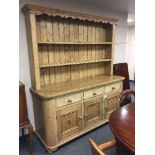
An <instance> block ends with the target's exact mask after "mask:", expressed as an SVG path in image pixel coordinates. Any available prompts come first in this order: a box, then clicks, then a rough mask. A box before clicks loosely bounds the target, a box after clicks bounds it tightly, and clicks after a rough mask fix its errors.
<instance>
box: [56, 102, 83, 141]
mask: <svg viewBox="0 0 155 155" xmlns="http://www.w3.org/2000/svg"><path fill="white" fill-rule="evenodd" d="M81 117H82V116H81V102H79V103H77V104H74V105H70V106H67V107H65V108H62V109H59V110H58V111H57V126H58V139H59V140H60V139H63V138H66V137H68V136H70V135H72V134H74V133H76V132H78V131H80V130H81Z"/></svg>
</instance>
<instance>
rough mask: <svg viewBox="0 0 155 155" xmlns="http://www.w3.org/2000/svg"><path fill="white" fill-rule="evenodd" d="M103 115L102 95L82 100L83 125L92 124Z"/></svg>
mask: <svg viewBox="0 0 155 155" xmlns="http://www.w3.org/2000/svg"><path fill="white" fill-rule="evenodd" d="M102 117H103V97H96V98H93V99H90V100H87V101H84V122H85V126H88V125H91V124H94V123H96V122H98V121H99V120H101V119H102Z"/></svg>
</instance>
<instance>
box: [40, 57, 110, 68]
mask: <svg viewBox="0 0 155 155" xmlns="http://www.w3.org/2000/svg"><path fill="white" fill-rule="evenodd" d="M110 61H111V59H103V60H93V61H85V62H69V63H62V64H47V65H40V68H46V67H57V66H67V65H80V64H88V63H97V62H110Z"/></svg>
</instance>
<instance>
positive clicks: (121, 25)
mask: <svg viewBox="0 0 155 155" xmlns="http://www.w3.org/2000/svg"><path fill="white" fill-rule="evenodd" d="M19 2H20V3H19V7H20V10H19V40H20V42H19V80H20V81H22V82H23V83H24V84H25V88H26V96H27V106H28V115H29V118H30V121H31V123H32V125H33V127H34V116H33V105H32V98H31V94H30V92H29V88H30V87H31V82H30V69H29V60H28V48H27V40H26V30H25V19H24V15H23V13H22V12H21V8H22V7H23V5H24V4H26V3H32V4H40V5H44V6H49V7H54V8H59V9H64V10H71V11H77V12H83V13H90V14H94V15H101V16H109V17H115V18H118V19H119V22H118V23H117V27H116V39H115V48H114V51H115V52H114V63H119V62H125V55H126V54H125V52H126V37H127V14H126V13H118V12H114V11H112V10H106V9H103V7H102V6H97V5H96V6H95V5H91V3H90V4H88V3H86V4H85V2H84V1H83V2H78V0H76V1H75V0H74V1H73V0H72V1H70V0H63V1H60V0H50V1H49V0H20V1H19Z"/></svg>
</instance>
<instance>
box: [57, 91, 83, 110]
mask: <svg viewBox="0 0 155 155" xmlns="http://www.w3.org/2000/svg"><path fill="white" fill-rule="evenodd" d="M81 96H82V95H81V93H78V94H74V95H69V96H65V97H60V98H57V99H56V100H55V102H56V108H59V107H63V106H65V105H68V104H72V103H75V102H78V101H81Z"/></svg>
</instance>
